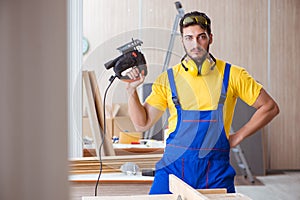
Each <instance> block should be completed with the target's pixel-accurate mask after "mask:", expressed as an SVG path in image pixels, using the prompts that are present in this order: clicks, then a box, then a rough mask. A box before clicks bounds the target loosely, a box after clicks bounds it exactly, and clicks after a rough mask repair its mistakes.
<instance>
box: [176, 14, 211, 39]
mask: <svg viewBox="0 0 300 200" xmlns="http://www.w3.org/2000/svg"><path fill="white" fill-rule="evenodd" d="M191 25H199V26H200V27H201V28H203V29H204V30H206V31H207V33H208V35H210V34H211V21H210V19H209V17H208V16H207V15H206V14H205V13H202V12H198V11H193V12H190V13H186V14H185V15H184V16H183V17H182V18H181V20H180V22H179V28H180V33H181V35H182V32H183V28H185V27H188V26H191Z"/></svg>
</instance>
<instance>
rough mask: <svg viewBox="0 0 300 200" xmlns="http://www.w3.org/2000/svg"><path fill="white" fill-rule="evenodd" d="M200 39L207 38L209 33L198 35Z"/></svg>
mask: <svg viewBox="0 0 300 200" xmlns="http://www.w3.org/2000/svg"><path fill="white" fill-rule="evenodd" d="M198 39H199V40H207V35H206V34H201V35H199V36H198Z"/></svg>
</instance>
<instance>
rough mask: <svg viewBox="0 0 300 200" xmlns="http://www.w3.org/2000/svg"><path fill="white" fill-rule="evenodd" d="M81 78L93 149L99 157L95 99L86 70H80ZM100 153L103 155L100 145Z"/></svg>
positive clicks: (98, 133) (98, 129)
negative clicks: (93, 143) (92, 138)
mask: <svg viewBox="0 0 300 200" xmlns="http://www.w3.org/2000/svg"><path fill="white" fill-rule="evenodd" d="M82 79H83V88H84V93H85V99H86V102H87V112H88V117H89V122H90V126H91V131H92V135H93V137H94V142H95V149H96V153H97V157H99V148H100V144H101V143H100V142H101V140H102V139H101V138H100V134H101V132H100V126H99V121H98V117H97V112H96V108H95V101H94V97H93V92H92V88H91V82H90V78H89V74H88V71H83V72H82ZM101 155H102V156H104V155H105V152H104V148H103V147H102V149H101Z"/></svg>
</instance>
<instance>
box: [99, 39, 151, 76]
mask: <svg viewBox="0 0 300 200" xmlns="http://www.w3.org/2000/svg"><path fill="white" fill-rule="evenodd" d="M141 44H143V42H142V41H141V40H139V39H135V40H133V39H132V41H131V42H128V43H126V44H124V45H122V46H120V47H118V48H117V50H119V51H120V52H121V53H122V55H120V56H118V57H117V58H115V59H113V60H110V61H108V62H107V63H105V64H104V66H105V68H106V69H110V68H113V70H114V72H115V75H116V77H118V78H119V79H121V80H122V81H126V82H131V81H133V80H131V79H130V78H129V77H128V76H127V75H122V72H124V71H126V70H127V69H129V68H133V67H137V68H138V69H139V71H140V73H141V74H143V75H145V76H146V75H147V65H146V59H145V57H144V55H143V54H142V52H141V50H139V49H138V48H137V47H138V46H141Z"/></svg>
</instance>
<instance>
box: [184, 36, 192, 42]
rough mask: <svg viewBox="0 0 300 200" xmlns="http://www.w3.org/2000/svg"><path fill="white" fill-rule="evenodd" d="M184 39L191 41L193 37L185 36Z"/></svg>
mask: <svg viewBox="0 0 300 200" xmlns="http://www.w3.org/2000/svg"><path fill="white" fill-rule="evenodd" d="M184 39H185V40H186V41H191V40H192V39H193V37H191V36H185V37H184Z"/></svg>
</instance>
